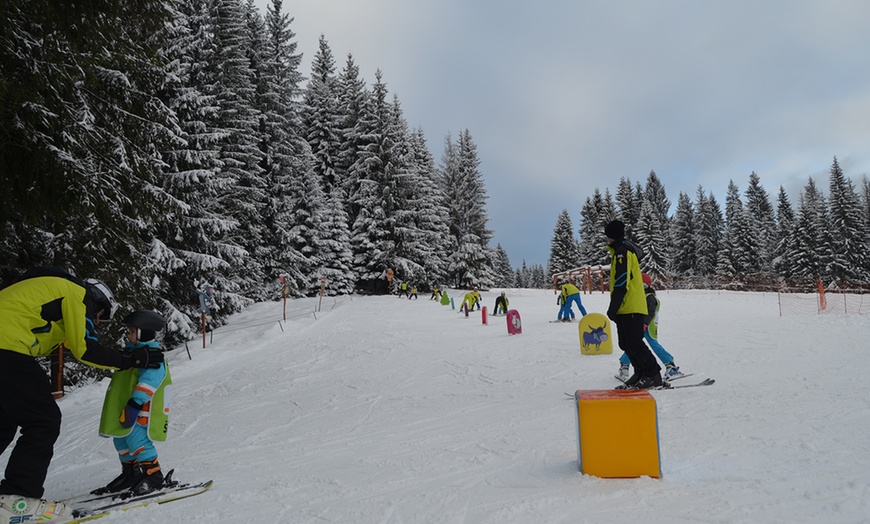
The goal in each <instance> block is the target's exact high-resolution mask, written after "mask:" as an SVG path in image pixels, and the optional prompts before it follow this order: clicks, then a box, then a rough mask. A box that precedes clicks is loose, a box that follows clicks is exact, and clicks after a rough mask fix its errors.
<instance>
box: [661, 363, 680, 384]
mask: <svg viewBox="0 0 870 524" xmlns="http://www.w3.org/2000/svg"><path fill="white" fill-rule="evenodd" d="M663 375H664V376H663V377H662V379H663V380H664V381H666V382H667V381H669V380H673V379H675V378H680V377H682V376H683V372H682V371H680V366H678V365H676V364H674V361H673V360H672V361H670V362H668V363H667V364H665V372H664V373H663Z"/></svg>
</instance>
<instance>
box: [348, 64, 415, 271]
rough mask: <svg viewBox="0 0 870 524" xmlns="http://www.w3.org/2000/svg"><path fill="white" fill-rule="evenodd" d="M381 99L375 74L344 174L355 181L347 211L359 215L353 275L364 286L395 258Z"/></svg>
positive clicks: (391, 172) (382, 87)
mask: <svg viewBox="0 0 870 524" xmlns="http://www.w3.org/2000/svg"><path fill="white" fill-rule="evenodd" d="M386 97H387V87H386V84H385V83H384V82H382V80H381V72H380V70H378V71H377V73H376V74H375V83H374V84H373V85H372V93H371V96H370V97H368V99H367V103H366V104H365V106H364V107H363V111H362V113H361V115H360V119H359V121H358V122H357V129H356V130H355V135H356V136H357V137H358V153H357V159H356V162H355V163H354V164H353V165H352V166H351V167H350V170H349V171H348V178H349V179H351V180H356V181H357V183H356V191H355V192H354V193H352V194H350V195H349V201H350V203H351V207H352V208H354V209H356V210H358V211H357V214H356V217H355V219H354V221H353V223H352V225H351V238H352V240H351V242H352V248H353V251H354V272H355V273H356V274H357V276H358V278H359V279H361V280H363V281H368V282H373V281H378V280H382V279H385V278H386V277H385V275H386V271H387V269H389V268H390V265H391V264H392V263H393V260H394V254H395V238H394V237H393V231H394V227H395V223H394V221H395V210H396V198H397V195H396V194H395V187H394V184H395V169H396V166H395V165H393V163H392V161H393V159H392V157H391V155H392V148H393V143H392V136H391V135H390V133H389V129H388V126H389V124H390V114H389V113H390V109H389V107H388V104H387V101H386ZM397 276H398V278H400V279H402V278H403V277H402V276H401V275H397Z"/></svg>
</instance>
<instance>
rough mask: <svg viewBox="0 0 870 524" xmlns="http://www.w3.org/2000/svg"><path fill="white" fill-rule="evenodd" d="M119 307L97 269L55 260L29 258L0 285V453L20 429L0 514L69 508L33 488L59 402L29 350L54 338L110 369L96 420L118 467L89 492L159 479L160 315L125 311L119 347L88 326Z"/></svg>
mask: <svg viewBox="0 0 870 524" xmlns="http://www.w3.org/2000/svg"><path fill="white" fill-rule="evenodd" d="M118 308H119V304H118V302H117V301H116V300H115V297H114V295H113V294H112V291H111V290H110V289H109V287H108V286H107V285H106V284H105V283H104V282H102V281H100V280H97V279H92V278H88V279H79V278H77V277H75V276H74V275H73V274H72V273H70V272H68V271H66V270H64V269H62V268H33V269H31V270H29V271H27V272H26V273H25V274H24V276H23V277H22V278H21V279H20V280H18V281H17V282H15V283H13V284H11V285H9V286H8V287H6V288H4V289H2V290H0V453H2V452H3V451H5V450H6V448H7V447H8V446H9V445H10V444H11V443H12V441H13V440H14V439H15V435H16V432H17V431H18V429H19V428H20V429H21V431H20V436H19V438H18V441H17V442H16V444H15V447H14V449H13V450H12V453H11V455H10V457H9V461H8V463H7V466H6V471H5V475H4V477H3V480H2V481H0V521H2V522H15V521H20V522H24V521H40V522H64V521H66V520H68V519H70V518H72V516H73V512H72V508H70V507H69V506H68V505H66V504H64V503H62V502H54V501H48V500H45V499H43V498H42V496H43V494H44V486H43V485H44V483H45V478H46V475H47V473H48V467H49V464H50V462H51V458H52V456H53V454H54V443H55V441H56V440H57V438H58V436H59V434H60V426H61V423H60V422H61V412H60V409H59V408H58V405H57V403H56V401H55V399H54V396H53V394H52V388H51V383H50V381H49V378H48V376H47V375H46V373H45V372H44V371H43V369H42V367H41V366H40V365H39V363H38V362H37V360H36V357H44V356H48V355H50V354H51V353H52V352H53V351H55V350H57V349H58V348H59V347H61V346H62V347H63V348H65V349H67V350H69V352H70V353H71V354H72V355H73V356H74V357H75V358H76V359H78V360H79V361H81V362H83V363H84V364H87V365H89V366H93V367H97V368H104V369H115V370H116V371H115V372H114V374H113V376H112V380H111V384H110V387H109V388H108V391H107V392H106V398H105V401H104V405H103V410H102V417H101V420H100V428H99V432H100V434H101V435H102V436H105V437H113V438H114V445H115V449H116V450H117V452H118V457H119V460H120V462H121V471H122V472H121V475H119V476H118V477H117V478H115V479H113V480H112V481H111V482H109V483H108V484H107V485H106V486H105V487H103V488H100V489H98V490H95V492H100V493H108V492H115V491H122V490H126V489H130V490H131V491H132V492H133V493H135V494H145V493H148V492H150V491H153V490H155V489H157V488H159V487H161V486H162V484H163V481H164V477H163V473H162V471H161V468H160V464H159V463H158V461H157V452H156V450H155V449H154V444H153V441H154V440H165V438H166V428H167V423H168V411H169V405H168V401H166V400H165V399H168V396H165V390H166V388H167V387H168V385H169V384H171V379H170V376H169V368H168V367H167V365H166V362H165V361H164V358H163V353H162V351H161V348H160V344H159V343H158V342H157V336H158V334H159V332H161V331H162V330H163V329H164V327H165V325H166V322H165V320H164V318H163V317H162V316H161V315H160V314H159V313H156V312H154V311H148V310H140V311H135V312H133V313H132V314H130V315H128V316H127V317H125V318H124V319H123V320H122V323H123V324H124V325H125V326H126V327H127V333H126V335H127V343H126V345H125V346H124V348H123V349H110V348H107V347H104V346H103V345H101V344H100V343H99V342H98V340H97V335H96V327H97V325H98V324H99V323H101V322H105V321H108V320H110V319H111V318H112V317H113V316H114V314H115V313H116V312H117V310H118Z"/></svg>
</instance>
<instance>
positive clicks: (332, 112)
mask: <svg viewBox="0 0 870 524" xmlns="http://www.w3.org/2000/svg"><path fill="white" fill-rule="evenodd" d="M303 128H304V129H305V138H306V139H307V140H308V144H309V146H310V147H311V152H312V154H313V155H314V158H315V159H316V161H315V164H314V171H315V172H316V173H317V174H318V175H319V176H320V179H321V181H322V185H323V190H324V191H325V192H327V193H328V194H332V186H334V185H335V184H336V176H337V175H336V166H337V165H338V162H339V158H338V154H339V150H340V149H341V116H340V113H339V107H338V78H337V77H336V76H335V59H334V58H333V56H332V50H331V49H330V47H329V43H328V42H327V41H326V37H325V36H323V35H320V40H319V42H318V50H317V53H316V54H315V55H314V59H313V60H312V62H311V78H310V79H309V81H308V85H307V87H306V89H305V108H304V111H303Z"/></svg>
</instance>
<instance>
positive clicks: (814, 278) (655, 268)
mask: <svg viewBox="0 0 870 524" xmlns="http://www.w3.org/2000/svg"><path fill="white" fill-rule="evenodd" d="M670 207H671V202H670V200H669V199H668V198H667V195H666V193H665V188H664V185H663V184H662V182H661V180H659V178H658V176H657V175H656V174H655V172H654V171H653V172H650V174H649V176H648V177H647V180H646V185H645V186H641V184H640V183H636V184H634V185H632V183H631V181H630V180H629V179H626V178H622V179H621V180H620V181H619V186H618V187H617V189H616V194H615V196H614V195H613V194H611V192H610V190H609V189H606V190H605V192H604V194H603V195H602V194H601V191H600V190H599V189H596V190H595V192H594V194H593V195H592V196H590V197H588V198H587V199H586V202H585V203H584V204H583V207H582V209H581V210H580V227H579V235H580V240H579V241H578V240H577V239H576V237H575V236H574V231H573V225H572V222H571V215H570V214H569V213H568V211H567V210H563V211H562V213H561V214H560V215H559V217H558V218H557V221H556V226H555V228H554V231H553V240H552V242H551V252H550V262H549V266H548V268H547V272H548V273H549V274H553V273H557V272H562V271H565V270H567V269H571V268H576V267H581V266H586V265H600V264H608V263H609V259H608V255H607V251H606V240H605V239H604V236H603V234H602V231H603V229H604V224H606V223H607V222H609V221H610V220H613V219H614V218H619V219H621V220H623V221H624V222H625V223H626V235H627V236H628V237H629V238H631V239H632V240H634V241H635V242H636V243H638V244H639V245H640V246H641V247H643V249H644V251H645V256H644V258H643V260H642V261H641V268H642V269H643V270H644V271H646V272H648V273H650V274H651V275H653V277H655V278H656V279H657V280H658V281H659V282H663V283H664V284H665V285H668V286H670V287H704V288H710V287H725V288H732V289H776V288H777V286H779V285H781V284H782V283H787V285H788V286H789V287H804V288H809V289H813V287H814V286H815V285H816V283H817V282H821V283H822V284H823V285H824V286H826V287H835V288H840V289H844V288H849V289H870V286H868V283H870V282H868V281H870V181H868V178H867V176H866V175H865V176H863V177H862V182H861V185H860V188H856V187H855V184H854V183H853V181H852V180H851V179H850V178H848V177H846V176H845V174H844V173H843V170H842V169H841V167H840V165H839V162H838V161H837V159H836V157H835V158H834V160H833V163H832V165H831V168H830V175H829V180H828V193H827V195H825V193H824V192H823V191H822V189H820V188H819V187H818V186H817V185H816V182H815V181H814V180H813V179H812V178H810V179H809V180H808V181H807V183H806V185H805V186H804V187H803V189H802V190H801V192H800V196H799V198H798V203H797V207H796V208H795V207H794V206H793V205H792V203H791V200H790V199H789V196H788V194H787V193H786V192H785V190H784V189H783V188H782V187H780V188H779V192H778V194H777V197H776V204H774V203H773V202H771V198H770V195H769V194H768V193H767V190H765V189H764V187H763V185H762V184H761V179H760V177H759V176H758V175H757V174H756V173H754V172H753V173H751V174H750V175H749V183H748V186H747V187H746V190H745V191H744V192H743V193H742V194H741V191H740V189H739V187H738V186H737V184H736V183H735V182H734V181H733V180H732V181H730V182H729V183H728V189H727V193H726V195H725V209H724V213H723V210H722V207H721V206H720V204H719V202H718V201H717V200H716V197H715V196H714V195H713V194H712V193H708V192H707V191H705V190H704V188H703V187H700V186H699V187H698V189H697V191H696V193H695V196H694V200H693V199H692V198H691V197H690V196H689V195H687V194H685V193H680V194H679V196H678V197H677V203H676V211H675V212H674V213H673V214H669V209H670Z"/></svg>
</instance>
